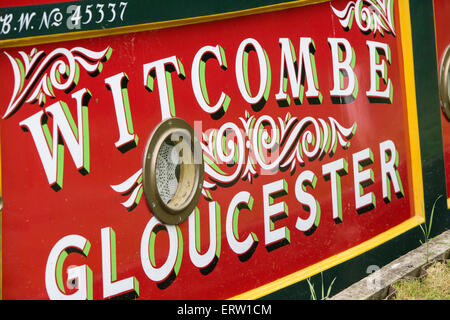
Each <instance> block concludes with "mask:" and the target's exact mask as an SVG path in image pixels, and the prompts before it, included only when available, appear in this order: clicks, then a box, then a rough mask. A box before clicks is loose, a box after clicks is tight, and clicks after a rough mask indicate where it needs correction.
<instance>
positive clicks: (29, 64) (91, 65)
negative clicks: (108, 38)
mask: <svg viewBox="0 0 450 320" xmlns="http://www.w3.org/2000/svg"><path fill="white" fill-rule="evenodd" d="M111 52H112V49H111V48H110V47H107V48H106V49H105V50H103V51H99V52H96V51H92V50H88V49H85V48H81V47H75V48H72V49H70V50H68V49H65V48H58V49H55V50H53V51H52V52H51V53H49V54H48V55H46V54H45V53H44V51H37V50H36V48H33V49H32V50H31V51H30V54H26V53H25V52H23V51H19V55H20V58H21V59H20V58H17V57H16V58H13V57H12V56H11V55H10V54H8V53H7V52H5V55H6V56H7V57H8V59H9V61H10V63H11V66H12V69H13V72H14V88H13V94H12V97H11V101H10V102H9V105H8V107H7V109H6V112H5V114H4V115H3V119H5V118H9V117H10V116H12V115H13V114H14V113H15V112H17V110H18V109H19V108H20V107H21V106H22V105H23V103H35V102H38V104H39V105H40V106H43V105H44V104H45V102H46V97H51V98H54V97H55V92H54V90H55V89H56V90H64V91H66V92H69V91H70V90H72V89H73V88H74V87H75V86H76V85H77V83H78V79H79V76H80V66H81V67H83V69H85V70H86V71H87V72H88V73H89V74H90V75H92V76H94V75H97V74H98V73H99V72H101V70H102V68H103V65H102V62H106V61H107V60H108V59H109V57H110V56H111Z"/></svg>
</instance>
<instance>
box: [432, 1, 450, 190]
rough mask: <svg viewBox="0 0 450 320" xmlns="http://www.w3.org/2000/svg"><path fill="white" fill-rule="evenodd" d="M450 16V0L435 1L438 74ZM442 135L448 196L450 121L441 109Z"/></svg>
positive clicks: (447, 44) (448, 43)
mask: <svg viewBox="0 0 450 320" xmlns="http://www.w3.org/2000/svg"><path fill="white" fill-rule="evenodd" d="M449 17H450V3H449V2H448V1H439V0H435V1H434V19H435V27H436V55H437V58H438V68H439V69H438V74H439V73H440V67H441V64H442V59H443V56H444V53H445V50H446V49H447V47H448V46H449V45H450V35H449V33H448V28H449V22H448V19H449ZM441 125H442V137H443V145H444V160H445V175H446V183H447V184H446V185H447V198H449V191H450V122H449V120H448V119H447V118H446V116H445V114H444V112H443V111H442V110H441Z"/></svg>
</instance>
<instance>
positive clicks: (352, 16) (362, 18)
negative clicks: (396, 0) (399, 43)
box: [331, 0, 395, 36]
mask: <svg viewBox="0 0 450 320" xmlns="http://www.w3.org/2000/svg"><path fill="white" fill-rule="evenodd" d="M331 9H332V10H333V12H334V14H335V15H336V16H337V17H338V18H339V22H340V23H341V25H342V27H343V28H344V29H345V30H349V29H351V27H352V25H353V21H356V24H357V25H358V27H359V29H360V30H361V31H362V32H363V33H370V32H373V34H374V35H375V34H376V33H377V32H379V33H380V34H381V35H382V36H384V31H386V32H388V33H391V34H392V35H394V36H395V29H394V11H393V0H356V1H349V2H348V3H347V5H346V7H345V8H344V9H343V10H338V9H336V8H335V7H333V6H331Z"/></svg>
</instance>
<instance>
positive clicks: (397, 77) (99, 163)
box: [0, 2, 414, 299]
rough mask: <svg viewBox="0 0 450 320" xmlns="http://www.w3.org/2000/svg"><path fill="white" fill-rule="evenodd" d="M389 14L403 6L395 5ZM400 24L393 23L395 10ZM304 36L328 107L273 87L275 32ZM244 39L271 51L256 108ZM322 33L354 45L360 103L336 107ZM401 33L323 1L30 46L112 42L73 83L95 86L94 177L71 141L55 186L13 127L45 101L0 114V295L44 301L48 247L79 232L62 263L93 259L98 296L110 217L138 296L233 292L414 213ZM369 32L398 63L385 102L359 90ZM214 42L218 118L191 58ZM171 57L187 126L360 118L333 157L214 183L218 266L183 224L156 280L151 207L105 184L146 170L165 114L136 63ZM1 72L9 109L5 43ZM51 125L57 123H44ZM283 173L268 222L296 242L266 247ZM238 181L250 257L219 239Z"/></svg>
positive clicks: (121, 268)
mask: <svg viewBox="0 0 450 320" xmlns="http://www.w3.org/2000/svg"><path fill="white" fill-rule="evenodd" d="M335 5H336V6H337V7H340V8H343V7H344V3H338V2H335ZM395 12H396V14H397V8H395ZM395 21H396V23H397V21H398V19H396V20H395ZM301 36H311V37H312V38H313V39H314V42H315V45H316V55H315V60H316V65H317V74H318V80H319V89H320V91H321V92H322V94H323V103H322V104H321V105H310V104H309V103H308V102H307V100H306V98H304V103H303V105H295V104H294V103H291V105H290V106H289V107H285V108H280V107H279V106H278V105H277V103H276V101H275V97H274V96H275V93H277V92H278V90H279V88H278V86H279V70H280V60H281V59H280V48H279V44H278V39H279V38H280V37H289V38H290V39H291V40H292V43H293V45H294V48H295V50H296V52H297V55H298V39H299V37H301ZM248 37H252V38H254V39H256V40H257V41H258V42H259V43H260V44H261V45H262V47H263V48H264V49H265V50H266V51H267V54H268V57H269V59H270V64H271V70H272V86H271V90H270V96H269V100H268V102H267V104H266V105H265V107H264V108H263V109H262V110H261V111H258V112H256V111H254V110H252V108H251V107H250V106H249V105H247V104H246V103H245V101H244V100H243V98H242V97H241V95H240V93H239V89H238V87H237V84H236V78H235V72H234V61H235V55H236V50H237V48H238V46H239V44H240V43H241V41H242V40H244V39H246V38H248ZM328 37H344V38H346V39H348V40H349V41H350V43H351V44H352V46H353V48H354V50H355V53H356V67H355V72H356V74H357V77H358V81H359V93H358V96H357V99H356V100H355V101H354V102H353V103H351V104H349V105H337V104H333V103H331V100H330V96H329V91H330V90H331V88H332V85H333V84H332V68H331V51H330V48H329V46H328V42H327V38H328ZM400 37H401V35H400V30H399V28H397V35H396V37H393V36H392V35H390V34H385V36H384V37H381V36H380V35H379V34H377V35H376V37H375V39H374V36H373V34H369V35H364V34H363V33H362V32H361V31H360V30H359V29H358V28H357V27H356V26H355V27H353V28H352V29H351V30H350V31H348V32H347V31H344V30H343V28H342V27H341V25H340V24H339V22H338V20H337V18H336V17H335V16H334V14H333V13H332V11H331V8H330V5H329V4H328V3H325V4H318V5H311V6H307V7H300V8H296V9H289V10H283V11H277V12H273V13H266V14H258V15H252V16H247V17H243V18H235V19H230V20H224V21H216V22H209V23H203V24H196V25H190V26H183V27H176V28H169V29H165V30H157V31H150V32H140V33H134V34H126V35H119V36H111V37H103V38H95V39H85V40H77V41H70V42H62V43H55V44H45V45H39V46H36V47H37V48H38V49H39V50H44V51H45V52H51V51H52V50H53V49H55V48H58V47H64V48H68V49H70V48H72V47H76V46H81V47H85V48H88V49H91V50H97V51H100V50H103V49H104V48H105V47H107V46H111V47H112V48H113V49H114V51H113V53H112V56H111V58H110V60H109V61H107V62H106V63H105V64H104V68H103V71H102V72H101V73H100V74H99V75H98V76H96V77H90V76H89V75H87V73H86V72H85V71H83V70H81V72H80V80H79V83H78V85H77V87H76V89H75V90H74V91H76V90H79V89H81V88H83V87H86V88H88V89H89V90H90V92H91V93H92V96H93V98H92V99H91V102H90V104H89V127H90V145H91V149H90V150H91V172H90V173H89V174H88V175H86V176H82V175H81V174H80V173H78V172H77V170H76V168H75V166H74V164H73V161H72V158H71V156H70V154H69V153H68V151H67V150H66V151H65V160H64V161H65V165H64V186H63V189H61V190H60V191H58V192H55V191H53V190H52V189H51V188H50V187H49V185H48V183H47V179H46V176H45V174H44V170H43V167H42V164H41V162H40V160H39V157H38V154H37V152H36V148H35V146H34V143H33V140H32V137H31V135H30V133H29V132H24V131H23V130H22V129H21V128H20V126H19V122H20V121H22V120H23V119H25V118H28V117H29V116H31V115H32V114H34V113H36V112H37V111H39V110H40V107H39V106H38V105H37V104H33V105H31V104H24V105H23V106H22V107H21V109H20V110H19V111H18V112H17V113H15V114H14V115H13V116H12V117H10V118H9V119H6V120H1V122H0V123H1V148H2V150H1V154H2V191H3V197H4V201H5V202H4V210H3V212H2V215H3V216H2V254H3V269H2V272H3V284H2V288H3V298H5V299H23V298H25V299H28V298H31V299H47V298H48V296H47V293H46V290H45V281H44V276H45V265H46V261H47V258H48V254H49V252H50V250H51V249H52V247H53V246H54V245H55V243H56V242H57V241H58V240H59V239H61V238H62V237H64V236H66V235H69V234H79V235H82V236H84V237H85V238H87V239H88V240H89V241H90V242H91V245H92V247H91V250H90V252H89V255H88V256H87V257H83V256H81V255H79V254H70V255H69V257H68V258H67V260H66V264H65V266H64V270H66V268H67V267H68V266H69V265H82V264H87V265H89V267H90V268H91V269H92V272H93V278H94V280H93V281H94V298H95V299H102V297H103V291H102V271H101V265H102V264H101V263H102V262H101V241H100V240H101V238H100V230H101V228H104V227H112V228H113V229H114V230H115V232H116V241H117V245H116V247H117V275H118V279H123V278H126V277H130V276H135V277H136V278H137V279H138V281H139V286H140V296H141V298H143V299H197V298H203V299H212V298H228V297H232V296H234V295H236V294H239V293H243V292H246V291H248V290H250V289H254V288H257V287H259V286H261V285H264V284H266V283H269V282H271V281H274V280H277V279H279V278H281V277H283V276H286V275H289V274H291V273H293V272H295V271H297V270H300V269H303V268H305V267H307V266H310V265H312V264H314V263H317V262H319V261H321V260H323V259H325V258H328V257H330V256H333V255H335V254H337V253H339V252H342V251H344V250H346V249H349V248H352V247H353V246H355V245H357V244H360V243H361V242H363V241H366V240H369V239H371V238H372V237H374V236H376V235H378V234H380V233H382V232H383V231H386V230H387V229H389V228H391V227H394V226H396V225H398V224H399V223H401V222H403V221H405V220H407V219H408V218H410V217H411V216H412V215H413V214H414V213H413V210H412V209H411V205H410V201H411V195H412V192H411V190H410V188H411V180H410V176H409V174H408V172H409V170H410V167H409V157H408V153H409V147H408V138H407V137H408V130H407V127H406V124H405V123H406V120H405V103H404V93H403V91H402V90H403V89H402V85H401V83H403V80H402V79H403V75H402V72H401V70H402V69H401V63H400V59H401V57H402V53H401V51H400V50H401V49H400ZM366 40H375V41H382V42H386V43H388V44H389V46H390V48H391V52H392V65H391V66H389V68H388V74H389V77H390V79H391V80H392V83H393V84H394V102H393V104H392V105H390V104H383V103H369V101H368V99H367V97H366V95H365V91H366V90H368V88H369V76H368V74H369V70H368V68H369V54H368V49H367V46H366V44H365V42H366ZM217 44H220V45H221V46H222V47H223V48H224V49H225V54H226V57H227V62H228V70H227V71H223V70H221V69H220V68H218V67H217V64H216V63H215V62H211V63H208V65H207V74H208V76H207V86H208V91H209V96H210V99H211V101H216V99H217V98H218V96H219V94H220V92H221V91H223V92H226V93H227V94H228V95H229V96H230V97H231V103H230V106H229V108H228V111H227V113H226V114H225V115H224V116H223V117H222V118H221V119H219V120H213V119H211V117H210V116H209V115H208V114H206V113H205V112H203V111H202V110H201V109H200V107H198V105H197V102H196V100H195V98H194V95H193V92H192V86H191V80H190V68H191V63H192V60H193V58H194V55H195V54H196V52H197V51H198V50H199V49H200V48H201V47H203V46H205V45H214V46H215V45H217ZM31 49H32V48H31V47H25V48H17V49H16V48H9V49H5V51H6V52H8V53H9V54H10V55H11V56H18V51H20V50H24V51H25V52H29V51H30V50H31ZM172 55H176V56H177V57H178V58H179V59H180V60H181V61H182V63H183V65H184V68H185V71H186V79H185V80H181V79H179V78H178V77H176V76H175V74H173V76H172V81H173V87H174V96H175V105H176V113H177V116H178V117H181V118H183V119H185V120H187V121H188V122H189V123H191V124H193V122H194V120H202V121H203V124H202V127H203V130H206V129H209V128H219V127H220V125H221V124H223V123H225V122H228V121H230V122H234V123H236V124H237V125H239V126H241V125H240V121H239V117H243V116H244V112H245V111H248V112H249V113H250V114H251V115H255V116H256V117H259V116H261V115H263V114H268V115H270V116H272V117H273V118H274V119H276V118H277V117H278V116H279V117H281V118H283V119H284V117H285V115H286V113H287V112H290V113H291V114H292V116H296V117H298V118H303V117H305V116H313V117H316V118H319V117H321V118H323V119H327V117H328V116H333V117H334V118H335V119H336V120H337V121H338V122H339V123H341V124H342V125H343V126H346V127H350V126H351V125H352V124H353V123H354V122H357V130H356V133H355V136H354V137H353V138H352V139H351V140H350V141H351V145H350V147H349V148H348V149H347V150H343V149H342V148H340V147H338V148H337V151H336V154H335V155H334V156H333V157H332V158H330V157H329V156H328V155H326V156H325V157H324V158H323V159H322V160H318V159H316V160H314V161H311V162H309V161H306V165H305V167H301V166H299V165H297V168H296V171H295V172H294V174H293V175H291V174H290V173H289V171H286V172H279V173H277V174H276V175H266V176H264V175H260V176H258V177H256V178H254V179H253V181H252V183H250V182H249V181H248V180H246V181H243V180H240V181H239V182H238V183H237V184H235V185H233V186H231V187H225V188H222V187H218V189H217V190H214V191H212V192H211V194H212V197H213V198H214V200H215V201H217V202H218V204H219V205H220V207H221V220H222V224H221V226H222V228H221V229H222V242H221V254H220V258H219V260H218V263H217V265H216V267H215V269H214V270H213V271H212V272H211V273H210V274H208V275H206V276H205V275H202V274H201V273H200V272H199V270H198V269H197V268H196V267H195V266H194V265H193V264H192V263H191V261H190V257H189V250H188V223H187V221H186V222H185V223H182V224H181V225H180V229H181V232H182V235H183V248H184V249H183V259H182V263H181V269H180V272H179V274H178V276H177V278H176V280H175V281H174V282H173V283H172V284H171V285H170V286H169V287H168V288H166V289H164V290H162V289H159V288H158V287H157V286H156V284H155V283H154V282H152V281H150V280H149V279H148V278H147V277H146V275H145V273H144V272H143V269H142V266H141V262H140V241H141V236H142V233H143V231H144V228H145V226H146V224H147V222H148V221H149V219H150V218H151V216H152V215H151V212H150V210H149V209H148V206H147V204H146V202H145V199H144V197H142V199H141V202H140V203H139V205H138V206H137V207H136V208H135V209H134V210H133V211H131V212H128V211H127V210H125V208H124V207H122V206H121V205H120V203H121V202H123V201H125V199H126V198H125V197H123V196H121V195H120V194H118V193H116V192H114V191H113V190H112V189H111V187H110V185H114V184H118V183H120V182H122V181H124V180H125V179H126V178H128V177H129V176H130V175H131V174H133V173H134V172H136V170H138V169H139V168H140V167H141V163H142V157H143V151H144V148H145V144H146V141H147V140H148V138H149V135H150V133H151V131H152V129H153V128H154V127H155V126H156V125H157V124H158V123H159V122H160V120H161V114H160V106H159V94H158V91H157V90H158V89H157V87H156V88H155V90H154V92H148V91H147V90H146V89H145V88H144V85H143V76H142V69H143V67H142V66H143V64H145V63H148V62H151V61H155V60H158V59H162V58H165V57H169V56H172ZM0 68H1V70H2V86H1V88H0V106H1V112H2V114H3V113H4V111H5V110H6V106H7V105H8V102H9V99H10V97H11V92H12V85H13V73H12V70H11V67H10V63H9V61H8V59H7V57H6V55H5V54H3V52H0ZM119 72H125V73H126V74H127V75H128V77H129V79H130V81H129V84H128V92H129V96H130V105H131V112H132V117H133V124H134V129H135V132H136V133H137V134H138V136H139V143H138V146H137V147H136V148H134V149H132V150H130V151H128V152H126V153H125V154H122V153H121V152H119V151H118V150H117V149H116V148H115V147H114V142H115V141H116V140H117V138H118V131H117V123H116V119H115V114H114V106H113V100H112V96H111V92H110V91H108V90H107V89H106V87H105V84H104V79H105V78H107V77H109V76H112V75H115V74H117V73H119ZM249 73H250V75H251V76H250V77H251V82H252V83H253V81H257V80H258V69H257V66H256V58H255V56H254V55H253V56H252V55H251V57H250V71H249ZM254 74H255V76H254ZM255 86H256V84H253V87H255ZM288 90H290V87H288ZM288 92H290V91H288ZM55 93H56V95H57V98H56V99H55V100H54V101H55V102H56V101H58V99H61V100H63V101H65V102H66V103H67V104H68V105H69V108H70V110H71V112H72V114H73V116H74V117H76V110H75V101H74V100H73V99H72V98H71V97H70V93H69V94H65V93H64V92H60V91H57V90H56V92H55ZM50 103H53V100H50V99H49V100H48V104H47V105H46V106H48V105H50ZM50 122H51V121H50ZM49 127H50V128H51V127H52V126H51V123H50V126H49ZM388 139H391V140H393V141H394V143H395V145H396V147H397V150H398V153H399V157H400V161H399V174H400V177H401V180H402V183H403V188H404V190H405V197H403V198H400V199H398V198H397V197H396V196H395V195H394V194H392V201H391V202H390V203H389V204H386V203H384V201H383V199H382V196H381V176H380V159H379V143H380V142H382V141H385V140H388ZM367 147H370V148H371V149H372V152H373V154H374V159H375V160H374V164H373V165H371V166H370V168H372V169H373V171H374V177H375V183H374V184H372V185H370V186H369V187H367V188H365V192H370V191H372V192H374V194H375V196H376V208H375V209H373V210H371V211H369V212H366V213H364V214H361V215H359V214H358V213H357V212H356V210H355V201H354V192H353V168H352V154H353V153H355V152H358V151H360V150H363V149H365V148H367ZM342 157H343V158H345V159H346V160H347V162H348V166H349V169H348V170H349V173H348V175H346V176H343V177H342V178H341V183H342V189H343V193H342V207H343V211H344V212H343V222H342V223H340V224H336V223H335V222H334V221H333V219H332V216H331V195H330V182H328V181H325V180H324V179H323V177H322V165H323V164H325V163H328V162H331V161H333V160H337V159H339V158H342ZM306 169H308V170H312V171H313V172H314V173H315V174H316V176H317V177H318V181H317V186H316V189H315V190H313V191H311V189H309V190H308V191H309V192H311V194H313V195H314V197H315V198H316V199H317V200H318V202H319V203H320V206H321V212H322V213H321V220H320V224H319V226H318V228H317V229H316V231H315V232H314V233H313V234H312V235H309V236H307V235H305V234H304V233H303V232H300V231H298V230H297V229H296V228H295V223H296V218H297V217H298V216H301V217H305V218H306V216H307V213H306V212H305V211H304V210H303V208H302V206H301V205H300V204H299V202H298V201H297V200H296V198H295V189H294V187H295V181H296V179H297V177H298V174H299V173H300V172H301V171H302V170H306ZM279 179H286V181H287V183H288V195H287V196H283V197H280V198H277V199H276V201H285V202H286V204H287V206H288V207H289V216H288V217H287V218H284V219H281V220H278V221H276V222H275V224H274V225H275V227H276V228H281V227H283V226H286V227H288V228H289V230H290V234H291V243H290V244H289V245H286V246H283V247H281V248H278V249H276V250H273V251H271V252H268V251H267V250H266V248H265V246H264V224H263V221H264V220H263V200H262V186H263V185H264V184H266V183H269V182H273V181H276V180H279ZM391 188H392V187H391ZM239 191H249V192H250V193H252V195H253V197H254V199H255V201H254V205H253V209H252V210H251V211H248V210H243V211H241V214H240V216H239V232H240V237H241V239H244V238H245V237H246V236H247V235H248V234H249V232H254V233H255V234H256V235H257V237H258V239H259V244H258V246H257V248H256V251H255V252H254V254H253V256H252V257H251V258H250V259H249V260H248V261H246V262H241V261H240V260H239V259H238V257H237V255H236V254H235V253H233V252H232V251H231V249H230V247H229V245H228V243H227V239H226V235H225V217H226V212H227V209H228V205H229V203H230V200H231V199H232V197H233V196H234V195H235V194H237V193H238V192H239ZM198 208H199V210H200V212H201V223H202V227H201V233H202V242H203V243H204V244H203V246H202V248H203V250H206V249H207V246H208V245H209V223H208V215H207V209H208V201H206V200H205V199H204V198H203V197H202V198H201V199H200V201H199V204H198ZM167 247H168V238H167V235H166V233H165V232H160V233H158V238H157V246H156V248H157V252H156V261H157V265H158V266H160V265H161V264H162V263H164V261H165V260H166V258H167ZM64 272H65V271H64ZM68 292H70V291H68Z"/></svg>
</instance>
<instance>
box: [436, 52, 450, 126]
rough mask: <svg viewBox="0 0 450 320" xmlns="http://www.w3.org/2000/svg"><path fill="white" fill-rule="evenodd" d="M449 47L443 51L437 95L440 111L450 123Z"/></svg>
mask: <svg viewBox="0 0 450 320" xmlns="http://www.w3.org/2000/svg"><path fill="white" fill-rule="evenodd" d="M449 77H450V46H448V47H447V49H445V53H444V56H443V57H442V62H441V68H440V75H439V95H440V98H441V105H442V111H444V114H445V116H446V117H447V120H449V121H450V95H449V94H450V92H449V91H450V87H449Z"/></svg>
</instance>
